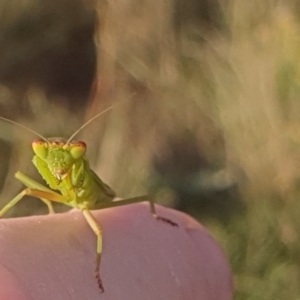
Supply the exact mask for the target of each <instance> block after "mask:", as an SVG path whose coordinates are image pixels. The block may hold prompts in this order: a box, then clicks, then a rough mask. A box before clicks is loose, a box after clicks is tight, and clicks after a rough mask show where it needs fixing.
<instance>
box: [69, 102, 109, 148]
mask: <svg viewBox="0 0 300 300" xmlns="http://www.w3.org/2000/svg"><path fill="white" fill-rule="evenodd" d="M114 106H115V105H112V106H110V107H108V108H106V109H105V110H103V111H101V112H99V113H98V114H96V115H95V116H94V117H92V118H91V119H89V120H88V121H87V122H86V123H84V124H83V125H82V126H80V127H79V128H78V129H77V130H76V131H75V132H74V133H73V134H72V135H71V136H70V137H69V139H68V140H67V142H66V144H69V143H70V142H71V141H72V139H73V138H74V137H75V136H76V135H77V134H78V133H79V132H80V131H81V130H82V129H83V128H85V127H86V126H87V125H89V124H90V123H91V122H93V121H94V120H95V119H97V118H98V117H99V116H101V115H102V114H104V113H106V112H107V111H109V110H111V109H112V108H113V107H114Z"/></svg>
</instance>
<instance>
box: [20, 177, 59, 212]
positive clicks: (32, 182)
mask: <svg viewBox="0 0 300 300" xmlns="http://www.w3.org/2000/svg"><path fill="white" fill-rule="evenodd" d="M15 177H16V178H17V179H18V180H20V181H21V182H22V183H23V184H24V185H25V186H27V187H28V188H31V189H38V190H42V191H47V192H50V193H53V191H52V190H50V189H48V188H47V187H46V186H44V185H42V184H40V183H39V182H37V181H35V180H33V179H32V178H30V177H28V176H26V175H25V174H23V173H22V172H17V173H16V174H15ZM40 200H41V201H43V202H44V203H45V204H46V205H47V207H48V210H49V214H53V213H55V211H54V209H53V206H52V203H51V201H50V200H47V199H45V198H40Z"/></svg>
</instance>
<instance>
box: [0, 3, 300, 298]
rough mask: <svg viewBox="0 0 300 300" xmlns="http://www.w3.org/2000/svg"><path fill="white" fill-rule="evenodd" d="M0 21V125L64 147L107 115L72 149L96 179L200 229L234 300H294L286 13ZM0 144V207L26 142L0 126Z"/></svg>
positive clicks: (298, 192) (194, 8) (295, 120)
mask: <svg viewBox="0 0 300 300" xmlns="http://www.w3.org/2000/svg"><path fill="white" fill-rule="evenodd" d="M0 16H1V17H0V115H1V116H4V117H7V118H10V119H12V120H15V121H17V122H19V123H21V124H23V125H26V126H28V127H29V128H32V129H34V130H36V131H37V132H39V133H40V134H42V135H44V136H46V137H51V136H63V137H69V136H70V135H71V134H72V133H73V132H75V131H76V129H78V128H79V127H80V126H81V125H82V124H84V122H86V121H88V120H89V119H90V118H91V117H93V116H94V115H95V114H97V113H98V112H101V111H102V110H104V109H105V108H107V107H109V106H111V105H112V106H113V109H112V110H110V111H109V112H107V113H106V114H104V115H102V116H101V117H100V118H98V119H97V120H95V121H94V122H93V123H91V124H89V126H87V127H86V128H84V129H83V130H82V131H81V132H80V134H79V135H78V137H77V138H78V139H82V140H84V141H85V142H86V143H87V145H88V157H89V160H90V162H91V166H92V167H93V169H94V170H95V171H96V172H97V174H98V175H99V176H100V177H101V178H102V179H103V180H104V181H105V182H107V183H108V184H109V185H110V186H111V187H113V189H114V190H115V191H116V192H117V193H118V195H120V196H121V197H131V196H137V195H140V194H144V193H151V194H154V195H155V198H156V199H157V202H159V203H161V204H163V205H166V206H170V207H174V208H177V209H180V210H182V211H185V212H187V213H189V214H190V215H192V216H193V217H195V218H197V219H198V220H199V221H200V222H202V223H203V224H204V225H205V226H206V227H208V228H209V230H210V232H211V233H212V235H213V236H214V237H215V238H216V239H217V240H218V242H219V244H220V245H221V246H222V248H223V250H224V252H225V253H226V255H227V257H228V259H229V261H230V264H231V266H232V270H233V273H234V281H235V296H234V299H238V300H240V299H247V300H250V299H253V300H254V299H255V300H256V299H260V300H261V299H266V300H269V299H277V300H286V299H291V300H292V299H300V255H299V253H300V242H299V240H298V236H299V232H300V218H299V212H300V204H299V203H300V168H299V167H300V161H299V159H300V4H299V3H298V1H296V0H285V1H280V0H269V1H260V0H253V1H243V0H164V1H158V0H127V1H111V0H107V1H104V0H103V1H102V0H98V1H96V0H85V1H84V0H82V1H81V0H63V1H61V0H60V1H58V0H53V1H38V0H22V1H20V0H18V1H17V0H10V1H7V0H1V1H0ZM0 138H1V139H0V154H1V155H0V163H1V172H0V186H1V197H0V206H1V207H2V206H4V205H5V203H7V202H8V201H9V200H10V199H11V198H13V196H14V195H16V194H17V193H18V192H19V191H20V190H21V189H22V185H21V184H20V183H19V182H18V181H17V180H15V179H14V173H15V172H16V171H17V170H20V171H23V172H24V173H26V174H28V175H30V176H31V177H33V178H35V179H37V180H39V175H38V174H37V172H36V170H35V169H34V167H33V165H32V163H31V159H32V156H33V154H32V150H31V141H32V140H33V139H35V138H36V137H35V136H33V135H32V134H31V133H30V132H27V131H26V130H24V129H21V128H19V127H17V126H13V125H12V124H9V123H6V122H3V121H1V123H0ZM56 208H57V210H58V211H62V210H63V209H64V208H61V207H56ZM44 213H47V210H46V207H44V205H42V204H40V201H38V200H36V199H26V200H24V201H21V202H20V203H19V204H18V205H17V206H16V207H15V208H14V209H13V210H11V211H10V212H9V213H8V214H7V216H24V215H30V214H44Z"/></svg>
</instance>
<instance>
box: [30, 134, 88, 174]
mask: <svg viewBox="0 0 300 300" xmlns="http://www.w3.org/2000/svg"><path fill="white" fill-rule="evenodd" d="M32 149H33V151H34V153H35V154H36V155H37V156H38V157H39V158H41V159H42V160H43V161H44V162H46V163H47V165H48V168H49V170H50V171H51V173H52V174H53V175H54V176H55V177H57V178H58V179H61V178H63V177H64V176H65V175H67V174H68V173H69V172H70V171H71V169H72V166H73V164H74V163H75V162H76V161H78V160H80V159H82V158H83V157H84V155H85V153H86V144H85V143H84V142H81V141H73V142H67V141H66V140H64V139H63V138H50V139H48V140H47V141H45V140H41V139H38V140H34V141H33V142H32Z"/></svg>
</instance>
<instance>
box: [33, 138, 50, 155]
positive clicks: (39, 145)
mask: <svg viewBox="0 0 300 300" xmlns="http://www.w3.org/2000/svg"><path fill="white" fill-rule="evenodd" d="M32 149H33V152H34V153H35V154H36V155H37V156H39V157H40V158H42V159H45V158H46V157H47V155H48V147H47V144H46V143H45V141H43V140H34V141H33V142H32Z"/></svg>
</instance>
